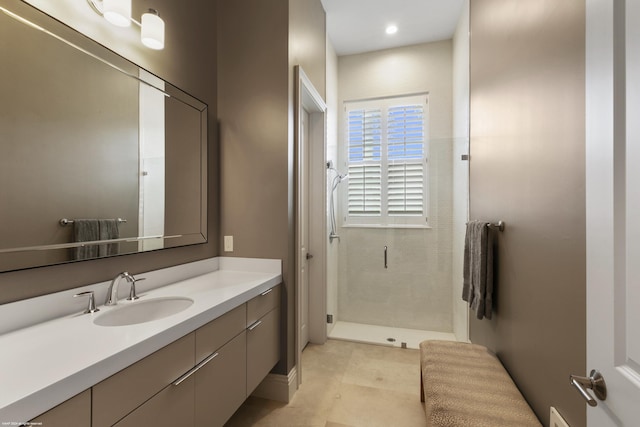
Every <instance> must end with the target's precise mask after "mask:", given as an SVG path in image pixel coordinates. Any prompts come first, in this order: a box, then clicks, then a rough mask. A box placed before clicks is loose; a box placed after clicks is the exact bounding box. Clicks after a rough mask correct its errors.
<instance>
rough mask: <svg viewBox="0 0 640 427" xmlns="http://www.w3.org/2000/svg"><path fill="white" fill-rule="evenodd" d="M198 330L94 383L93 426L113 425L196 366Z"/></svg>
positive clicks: (105, 426)
mask: <svg viewBox="0 0 640 427" xmlns="http://www.w3.org/2000/svg"><path fill="white" fill-rule="evenodd" d="M194 360H195V333H190V334H189V335H186V336H184V337H182V338H180V339H179V340H177V341H175V342H173V343H171V344H169V345H168V346H166V347H164V348H161V349H160V350H158V351H156V352H155V353H153V354H151V355H149V356H147V357H145V358H144V359H142V360H140V361H138V362H136V363H134V364H133V365H131V366H129V367H128V368H125V369H123V370H122V371H120V372H118V373H116V374H114V375H112V376H111V377H109V378H107V379H106V380H104V381H102V382H100V383H98V384H96V385H95V386H93V398H92V409H93V411H92V419H93V424H92V426H93V427H107V426H111V425H113V424H114V423H116V422H117V421H118V420H120V419H121V418H122V417H124V416H125V415H127V414H128V413H130V412H131V411H133V410H134V409H136V408H137V407H138V406H140V405H142V404H143V403H144V402H145V401H147V400H148V399H149V398H151V397H152V396H153V395H154V394H156V393H158V392H159V391H160V390H162V389H163V388H165V387H166V386H167V385H169V384H171V383H172V382H173V381H175V380H176V379H177V378H178V377H180V376H181V375H183V374H184V373H185V372H187V371H189V370H190V369H191V368H193V366H194Z"/></svg>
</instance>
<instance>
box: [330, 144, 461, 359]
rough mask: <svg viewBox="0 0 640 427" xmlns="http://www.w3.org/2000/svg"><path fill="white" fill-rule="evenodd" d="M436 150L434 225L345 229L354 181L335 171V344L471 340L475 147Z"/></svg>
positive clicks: (431, 183) (431, 181)
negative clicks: (467, 299)
mask: <svg viewBox="0 0 640 427" xmlns="http://www.w3.org/2000/svg"><path fill="white" fill-rule="evenodd" d="M428 145H429V169H428V170H429V172H428V174H429V176H428V181H427V182H428V195H429V197H428V206H429V208H428V212H429V218H428V221H429V222H428V224H429V225H428V226H423V227H397V228H395V227H359V226H352V227H350V226H348V225H345V224H344V216H345V213H344V210H345V197H344V193H345V192H346V191H347V188H348V186H347V185H348V184H346V183H348V179H349V176H348V175H346V173H345V172H344V171H342V172H339V171H338V170H336V169H335V168H333V167H332V165H330V166H331V167H330V168H328V172H327V175H328V176H327V182H328V190H329V191H328V193H329V198H330V199H329V202H328V206H329V223H330V228H331V233H330V236H329V238H330V239H331V243H330V245H329V255H330V256H329V264H330V267H329V269H330V271H329V275H328V277H329V289H328V311H329V313H328V314H329V321H330V322H332V323H328V329H327V334H328V336H329V337H330V338H334V339H347V340H351V341H359V342H369V343H376V344H386V345H396V346H402V347H409V348H417V345H418V344H419V343H420V341H422V340H425V339H449V340H455V339H460V340H465V339H466V335H467V331H466V307H465V306H464V304H462V303H461V301H460V299H461V298H460V296H461V293H462V292H461V288H462V258H463V244H464V232H465V223H466V221H467V212H468V202H467V201H468V140H467V139H466V138H461V139H453V138H444V139H434V140H430V141H428ZM332 255H333V256H332ZM332 263H334V265H333V266H332V265H331V264H332ZM332 267H333V269H334V270H333V271H331V269H332ZM332 281H334V286H332V283H331V282H332Z"/></svg>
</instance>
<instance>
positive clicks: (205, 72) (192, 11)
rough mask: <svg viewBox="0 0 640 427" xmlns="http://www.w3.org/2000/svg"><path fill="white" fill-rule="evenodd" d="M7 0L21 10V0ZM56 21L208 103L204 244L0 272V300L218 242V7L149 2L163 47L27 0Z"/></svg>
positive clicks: (197, 1)
mask: <svg viewBox="0 0 640 427" xmlns="http://www.w3.org/2000/svg"><path fill="white" fill-rule="evenodd" d="M3 1H6V4H8V5H10V6H13V5H18V6H19V7H25V3H23V2H21V1H19V0H3ZM29 3H32V4H34V5H35V6H37V7H39V8H41V9H42V10H44V11H46V12H47V13H49V14H50V15H52V16H53V17H55V18H56V19H59V20H61V21H62V22H64V23H66V24H67V25H70V26H72V27H74V28H77V29H78V30H80V31H82V32H83V33H85V34H87V35H89V36H90V37H92V38H94V39H95V40H97V41H98V42H100V43H102V44H103V45H105V46H107V47H109V48H110V49H112V50H114V51H115V52H117V53H120V54H121V55H124V56H125V57H127V58H128V59H129V60H131V61H132V62H134V63H137V64H138V65H140V66H142V67H143V68H145V69H147V70H149V71H151V72H152V73H154V74H156V75H158V76H159V77H161V78H163V79H165V80H167V81H169V82H171V83H172V84H174V85H175V86H177V87H179V88H181V89H183V90H184V91H186V92H188V93H190V94H191V95H193V96H195V97H196V98H198V99H200V100H202V101H203V102H205V103H207V104H208V105H209V111H208V112H209V121H208V123H209V153H210V157H209V183H208V184H209V189H210V191H209V215H208V216H209V218H208V224H209V243H208V244H203V245H194V246H189V247H184V248H176V249H169V250H163V251H159V252H153V253H145V254H136V255H126V256H121V257H115V258H109V259H101V260H96V261H83V262H80V263H74V264H67V265H60V266H54V267H42V268H35V269H30V270H23V271H15V272H9V273H2V274H0V302H2V303H4V302H9V301H15V300H19V299H23V298H28V297H32V296H36V295H42V294H46V293H51V292H55V291H59V290H62V289H69V288H73V287H77V286H81V285H83V284H87V283H95V282H100V281H104V280H107V279H110V278H112V277H114V276H115V275H116V274H117V273H119V272H121V271H124V270H127V271H130V272H131V273H133V274H135V273H137V272H141V271H148V270H152V269H157V268H162V267H166V266H171V265H177V264H181V263H185V262H189V261H194V260H198V259H204V258H209V257H212V256H215V255H216V254H217V253H218V252H217V247H218V228H217V224H218V209H219V207H218V204H217V203H216V201H217V199H218V194H217V191H218V190H217V189H218V166H217V165H218V159H217V151H218V149H217V141H216V126H217V123H216V117H217V112H216V102H215V100H216V33H215V25H214V23H215V22H216V9H215V5H214V4H212V3H211V2H209V1H206V0H193V1H192V2H191V3H190V7H184V5H183V4H182V3H180V2H175V1H172V0H155V1H154V4H153V7H154V8H156V9H158V10H159V11H160V14H161V15H162V16H163V18H164V19H165V23H166V47H165V49H164V50H162V51H157V52H156V51H152V50H150V49H147V48H145V47H144V46H142V44H141V43H140V41H139V29H138V28H137V27H135V26H132V27H131V28H129V29H121V28H117V27H114V26H112V25H110V24H108V23H107V22H106V21H105V20H104V19H102V18H101V17H99V16H98V15H96V14H95V13H94V12H92V11H91V9H90V8H89V6H88V5H87V4H86V2H84V3H78V2H77V1H75V0H58V1H56V2H51V1H48V0H29ZM149 6H150V4H149V3H148V2H147V1H143V0H134V1H133V14H134V16H137V17H139V16H140V15H141V13H142V11H143V10H146V9H147V8H148V7H149Z"/></svg>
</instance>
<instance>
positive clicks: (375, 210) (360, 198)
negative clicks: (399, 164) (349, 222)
mask: <svg viewBox="0 0 640 427" xmlns="http://www.w3.org/2000/svg"><path fill="white" fill-rule="evenodd" d="M348 203H349V205H348V209H349V215H362V216H380V214H381V213H382V171H381V168H380V165H379V164H378V165H349V202H348Z"/></svg>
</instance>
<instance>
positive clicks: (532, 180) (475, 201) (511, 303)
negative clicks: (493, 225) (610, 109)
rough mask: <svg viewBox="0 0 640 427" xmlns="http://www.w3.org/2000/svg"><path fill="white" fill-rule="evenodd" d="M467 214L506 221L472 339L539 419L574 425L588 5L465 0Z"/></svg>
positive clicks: (579, 402)
mask: <svg viewBox="0 0 640 427" xmlns="http://www.w3.org/2000/svg"><path fill="white" fill-rule="evenodd" d="M471 3H472V4H471V45H470V52H471V81H470V87H471V120H470V125H471V163H470V167H471V172H470V173H471V217H472V218H477V219H486V220H498V219H501V220H504V221H505V222H506V229H505V231H504V232H503V233H501V234H500V235H499V238H498V245H499V249H498V256H497V265H498V267H497V268H498V271H497V277H498V282H497V289H496V293H495V299H496V301H495V312H494V317H493V319H492V320H490V321H489V320H482V321H478V320H475V319H472V321H471V325H470V333H471V340H472V341H473V342H475V343H480V344H485V345H487V346H489V347H490V348H491V349H493V350H495V351H496V352H497V354H498V356H499V357H500V359H501V360H502V362H503V363H504V365H505V366H506V368H507V370H508V371H509V373H510V374H511V375H512V377H513V379H514V380H515V382H516V384H517V385H518V387H519V388H520V390H521V391H522V392H523V394H524V396H525V397H526V398H527V400H528V401H529V403H530V404H531V405H532V407H533V409H534V410H535V412H536V414H537V415H538V417H539V418H540V419H541V421H542V422H543V423H544V424H545V425H548V423H549V406H551V405H553V406H555V407H556V408H558V410H559V411H560V413H561V414H562V415H563V416H564V417H565V418H566V420H567V421H568V423H569V424H570V425H572V426H584V425H586V419H585V417H586V410H585V408H586V405H585V403H584V400H583V399H582V398H581V397H580V396H579V395H578V393H577V392H576V391H575V390H574V389H573V388H572V387H570V386H569V384H568V378H569V374H571V373H583V372H586V367H585V363H586V362H585V359H586V356H585V352H586V337H585V335H586V327H585V323H586V320H585V316H586V314H585V306H586V295H585V294H586V290H585V195H584V192H585V171H584V162H585V140H584V138H585V134H584V128H585V119H584V108H585V102H584V83H585V81H584V66H585V42H584V34H585V23H584V20H585V3H584V1H582V0H572V1H557V0H483V1H475V2H471Z"/></svg>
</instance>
